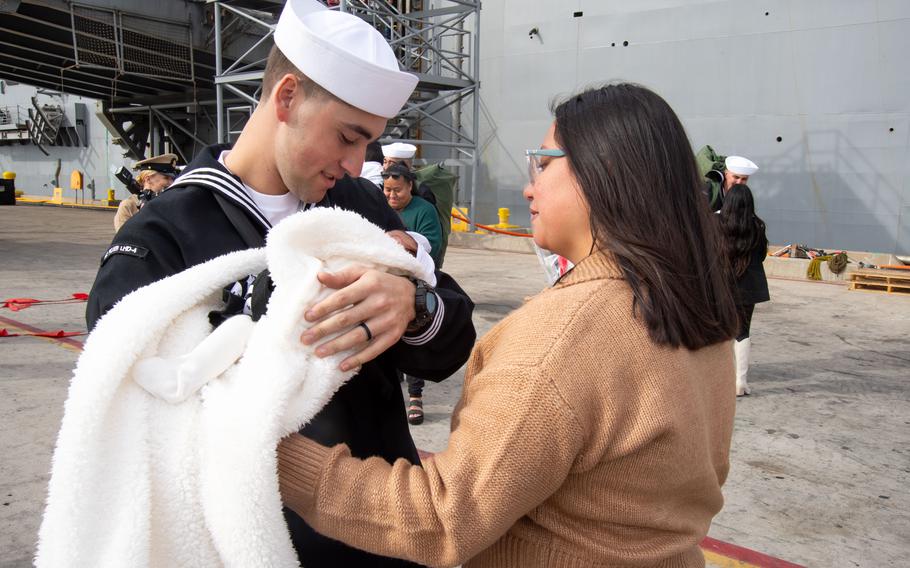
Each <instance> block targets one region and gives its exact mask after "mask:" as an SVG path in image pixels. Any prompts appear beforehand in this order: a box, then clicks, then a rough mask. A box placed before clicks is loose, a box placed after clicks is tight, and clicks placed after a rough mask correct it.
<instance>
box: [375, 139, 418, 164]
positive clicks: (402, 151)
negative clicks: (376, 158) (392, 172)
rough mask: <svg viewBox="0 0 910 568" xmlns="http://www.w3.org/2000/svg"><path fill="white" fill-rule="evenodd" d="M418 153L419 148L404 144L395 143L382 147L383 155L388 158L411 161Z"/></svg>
mask: <svg viewBox="0 0 910 568" xmlns="http://www.w3.org/2000/svg"><path fill="white" fill-rule="evenodd" d="M416 153H417V146H415V145H413V144H405V143H404V142H393V143H392V144H386V145H385V146H383V147H382V155H383V156H385V157H386V158H399V159H403V160H410V159H411V158H413V157H414V154H416Z"/></svg>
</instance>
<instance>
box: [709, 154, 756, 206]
mask: <svg viewBox="0 0 910 568" xmlns="http://www.w3.org/2000/svg"><path fill="white" fill-rule="evenodd" d="M706 148H709V149H710V147H706ZM718 166H719V164H715V165H714V167H713V168H712V169H711V170H709V171H708V172H707V173H706V174H705V180H706V182H705V192H706V193H707V195H708V201H709V203H710V204H711V211H720V209H721V207H723V205H724V197H725V196H726V195H727V193H728V192H729V191H730V188H732V187H733V186H734V185H737V184H743V185H745V183H746V182H747V181H749V176H751V175H752V174H754V173H755V172H757V171H758V166H757V165H755V162H753V161H752V160H750V159H749V158H744V157H742V156H728V157H727V158H725V159H724V161H723V166H721V167H718Z"/></svg>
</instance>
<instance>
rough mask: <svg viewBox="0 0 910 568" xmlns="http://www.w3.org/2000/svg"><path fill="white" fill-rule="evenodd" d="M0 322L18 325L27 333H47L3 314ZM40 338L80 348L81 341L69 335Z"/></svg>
mask: <svg viewBox="0 0 910 568" xmlns="http://www.w3.org/2000/svg"><path fill="white" fill-rule="evenodd" d="M0 322H2V323H5V324H6V325H11V326H13V327H18V328H19V329H22V330H25V331H27V332H29V333H48V332H47V331H45V330H43V329H39V328H37V327H32V326H30V325H28V324H27V323H22V322H21V321H16V320H14V319H10V318H8V317H4V316H0ZM42 339H50V340H52V341H58V342H60V343H62V344H64V345H68V346H69V347H73V348H75V349H79V350H81V349H82V342H81V341H78V340H76V339H70V338H69V337H49V336H42Z"/></svg>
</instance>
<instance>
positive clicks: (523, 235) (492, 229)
mask: <svg viewBox="0 0 910 568" xmlns="http://www.w3.org/2000/svg"><path fill="white" fill-rule="evenodd" d="M452 217H453V218H455V219H458V220H459V221H462V222H464V223H468V224H469V225H474V226H475V227H480V228H481V229H483V230H484V231H490V232H491V233H499V234H502V235H509V236H510V237H531V238H534V235H529V234H528V233H515V232H513V231H504V230H502V229H497V228H496V227H490V226H488V225H481V224H480V223H474V222H472V221H471V220H470V219H468V218H467V217H464V216H462V215H461V214H460V213H459V214H457V215H456V214H455V213H452Z"/></svg>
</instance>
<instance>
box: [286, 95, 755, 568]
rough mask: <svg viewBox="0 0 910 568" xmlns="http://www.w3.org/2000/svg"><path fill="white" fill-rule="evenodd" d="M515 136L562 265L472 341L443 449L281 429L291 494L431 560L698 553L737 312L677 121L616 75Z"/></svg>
mask: <svg viewBox="0 0 910 568" xmlns="http://www.w3.org/2000/svg"><path fill="white" fill-rule="evenodd" d="M527 155H528V165H529V176H530V183H529V184H528V185H527V187H525V189H524V195H525V197H526V198H527V199H528V201H529V204H530V205H529V206H530V212H531V223H532V226H533V230H534V241H535V242H536V243H537V245H538V246H540V247H542V248H545V249H548V250H550V251H553V252H554V253H555V254H559V255H561V256H563V257H565V258H567V259H568V260H569V261H570V262H571V263H572V264H573V265H574V267H573V268H572V269H571V270H570V271H568V272H567V273H566V274H564V275H563V276H562V277H560V279H559V280H558V281H557V282H556V283H555V285H553V286H552V287H551V288H547V289H546V290H544V291H543V292H542V293H540V294H538V295H537V296H535V297H534V298H532V299H531V300H529V301H528V302H527V303H526V304H525V305H524V306H522V307H521V308H519V309H518V310H516V311H515V312H513V313H511V314H510V315H509V316H507V317H506V318H505V319H503V320H502V321H501V322H499V323H498V324H497V325H496V326H495V327H494V328H493V329H492V330H491V331H490V332H489V333H488V334H487V335H486V336H485V337H484V338H483V339H482V340H480V341H479V342H478V343H477V345H476V346H475V348H474V351H473V353H472V355H471V359H470V361H469V362H468V368H467V371H466V375H465V383H464V390H463V392H462V396H461V400H460V401H459V403H458V405H457V406H456V408H455V411H454V413H453V416H452V431H451V436H450V438H449V443H448V447H447V448H446V449H445V450H444V451H442V452H440V453H438V454H435V455H433V456H431V457H429V458H427V459H426V460H425V461H424V463H423V467H420V466H412V465H411V464H409V463H407V462H406V461H404V460H398V461H396V462H395V463H391V464H390V463H387V462H385V461H383V460H382V459H378V458H371V459H367V460H360V459H356V458H353V457H351V454H350V451H349V449H348V448H347V447H346V446H344V445H339V446H335V447H334V448H327V447H324V446H321V445H319V444H317V443H315V442H313V441H311V440H308V439H306V438H304V437H302V436H300V435H298V434H293V435H291V436H289V437H288V438H285V440H283V441H282V443H281V444H280V445H279V448H278V457H279V459H278V465H279V481H280V486H281V493H282V497H283V500H284V502H285V505H286V506H288V507H290V508H291V509H293V510H294V511H296V512H297V513H299V514H300V515H301V516H302V517H303V518H304V519H306V521H307V522H308V523H309V524H310V525H311V526H312V527H313V528H315V529H316V530H317V531H319V532H321V533H323V534H325V535H327V536H329V537H331V538H334V539H338V540H341V541H343V542H345V543H347V544H349V545H352V546H355V547H358V548H362V549H364V550H368V551H371V552H374V553H378V554H382V555H386V556H395V557H399V558H405V559H408V560H413V561H415V562H419V563H422V564H429V565H433V566H454V565H457V564H461V563H463V564H464V565H465V566H466V567H468V568H475V567H482V566H498V567H504V566H511V567H522V568H527V567H534V566H561V567H574V566H661V567H671V566H672V567H684V568H685V567H696V566H699V567H700V566H704V557H703V555H702V553H701V550H700V549H699V546H698V544H699V542H700V541H701V540H702V538H704V536H705V534H706V533H707V531H708V527H709V525H710V523H711V519H712V517H713V516H714V515H715V514H716V513H717V512H718V511H719V510H720V508H721V505H722V503H723V497H722V495H721V486H722V485H723V483H724V480H725V479H726V476H727V471H728V469H729V448H730V438H731V434H732V428H733V413H734V409H735V400H736V399H735V397H734V395H733V389H732V388H730V387H731V383H732V380H731V379H732V374H733V350H732V349H731V347H730V339H732V337H733V336H734V334H735V333H736V327H737V316H736V310H735V305H734V302H733V297H732V292H731V289H732V288H731V283H732V280H731V279H730V278H729V271H728V270H727V269H726V266H727V264H726V262H724V260H723V259H722V258H720V257H718V255H716V253H715V251H716V250H718V247H719V246H720V241H719V233H718V231H717V225H716V223H715V222H714V219H712V218H711V213H710V212H709V211H708V208H707V207H705V205H704V202H703V199H704V198H703V196H702V194H701V181H700V180H699V176H698V172H697V169H696V165H695V158H694V156H693V154H692V149H691V147H690V146H689V142H688V139H687V137H686V133H685V131H684V130H683V127H682V125H681V124H680V122H679V119H678V118H677V117H676V115H675V114H674V113H673V111H672V109H671V108H670V107H669V105H667V103H666V102H665V101H664V100H663V99H661V98H660V97H659V96H657V95H655V94H654V93H652V92H651V91H649V90H647V89H645V88H643V87H639V86H636V85H629V84H619V85H610V86H606V87H603V88H599V89H592V90H588V91H585V92H583V93H581V94H578V95H576V96H572V97H570V98H569V99H568V100H566V101H565V102H563V103H562V104H560V105H559V106H557V107H556V109H555V121H554V123H553V124H552V126H550V128H549V130H548V131H547V133H546V136H545V137H544V140H543V144H542V146H541V147H540V148H539V149H537V150H528V152H527Z"/></svg>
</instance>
